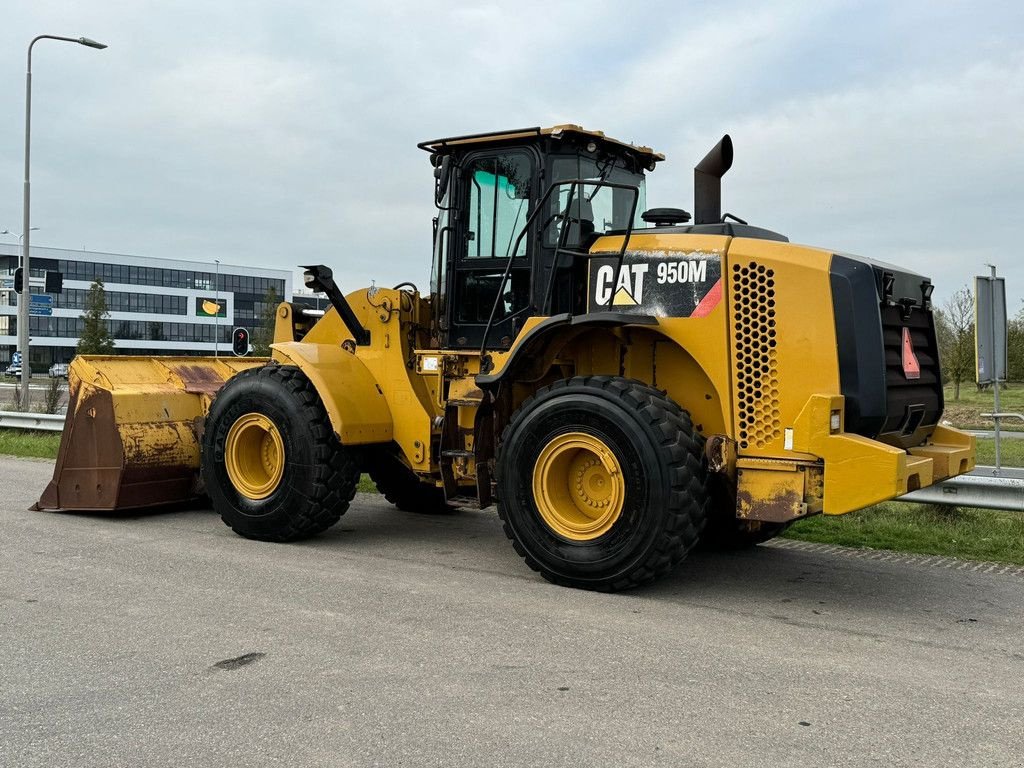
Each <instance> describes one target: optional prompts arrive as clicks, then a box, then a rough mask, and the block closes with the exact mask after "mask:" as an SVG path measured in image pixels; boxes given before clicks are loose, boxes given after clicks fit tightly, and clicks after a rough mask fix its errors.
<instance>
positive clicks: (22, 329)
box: [18, 35, 107, 411]
mask: <svg viewBox="0 0 1024 768" xmlns="http://www.w3.org/2000/svg"><path fill="white" fill-rule="evenodd" d="M40 40H61V41H63V42H65V43H78V44H79V45H84V46H85V47H87V48H97V49H103V48H106V47H107V46H106V45H104V44H103V43H97V42H96V41H95V40H90V39H89V38H88V37H61V36H60V35H39V36H37V37H34V38H32V42H31V43H29V44H28V59H27V62H28V63H27V66H26V67H25V187H24V194H25V197H24V208H23V212H24V219H23V221H22V227H21V229H22V237H23V238H24V240H23V242H22V245H21V269H22V275H24V278H23V279H24V284H23V285H24V288H23V293H22V294H21V299H20V300H19V301H18V346H19V347H20V349H21V407H22V409H23V410H26V411H27V410H28V409H29V402H28V397H29V392H28V382H29V377H30V376H31V375H32V373H31V365H30V363H29V353H28V322H29V320H28V318H29V314H28V305H29V302H30V301H31V294H30V291H29V290H28V285H29V269H28V267H29V258H28V254H29V240H31V236H30V235H29V233H30V232H31V231H32V230H33V227H32V224H31V221H32V217H31V213H30V211H31V208H30V194H29V190H30V187H29V169H30V165H29V154H30V153H29V148H30V147H31V138H32V46H34V45H35V44H36V43H38V42H39V41H40Z"/></svg>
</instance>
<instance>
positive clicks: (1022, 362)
mask: <svg viewBox="0 0 1024 768" xmlns="http://www.w3.org/2000/svg"><path fill="white" fill-rule="evenodd" d="M1006 378H1007V379H1008V380H1009V381H1024V309H1022V310H1021V311H1020V312H1018V313H1017V316H1016V317H1015V318H1013V319H1012V320H1010V322H1009V327H1008V328H1007V329H1006Z"/></svg>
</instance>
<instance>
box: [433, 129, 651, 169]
mask: <svg viewBox="0 0 1024 768" xmlns="http://www.w3.org/2000/svg"><path fill="white" fill-rule="evenodd" d="M569 135H577V136H584V137H588V138H591V139H594V140H597V141H599V142H601V143H603V144H610V145H612V146H613V147H614V148H619V149H628V150H631V151H632V152H635V153H636V154H637V155H640V156H641V157H643V158H644V159H646V160H647V161H648V162H649V163H657V162H660V161H661V160H664V159H665V156H664V155H663V154H661V153H660V152H655V151H654V150H653V149H651V148H650V147H642V146H637V145H636V144H630V143H628V142H625V141H619V140H618V139H613V138H611V137H609V136H605V135H604V133H603V132H602V131H588V130H587V129H586V128H582V127H581V126H578V125H573V124H571V123H567V124H565V125H555V126H552V127H551V128H519V129H517V130H512V131H494V132H492V133H474V134H470V135H467V136H452V137H450V138H447V139H432V140H430V141H423V142H420V143H419V144H417V145H416V146H417V147H419V148H420V149H425V150H426V151H427V152H430V153H432V154H435V153H438V152H443V151H444V150H445V149H447V148H449V147H462V146H466V145H470V144H497V143H502V142H506V141H522V140H523V139H530V138H539V137H542V136H550V137H551V138H554V139H560V138H562V137H564V136H569Z"/></svg>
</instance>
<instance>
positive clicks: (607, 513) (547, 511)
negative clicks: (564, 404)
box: [533, 432, 626, 541]
mask: <svg viewBox="0 0 1024 768" xmlns="http://www.w3.org/2000/svg"><path fill="white" fill-rule="evenodd" d="M533 498H534V501H535V502H536V504H537V510H538V511H539V512H540V516H541V517H542V518H543V519H544V522H545V523H547V525H548V527H549V528H551V530H553V531H554V532H555V533H557V534H558V535H559V536H562V537H564V538H566V539H569V540H570V541H590V540H591V539H596V538H597V537H599V536H602V535H604V534H605V533H607V532H608V531H609V530H611V527H612V526H613V525H615V521H616V520H618V519H619V515H621V514H622V505H623V502H624V501H625V499H626V483H625V480H624V479H623V477H622V468H621V467H620V466H619V461H618V459H616V458H615V454H613V453H612V452H611V450H609V448H608V446H606V445H605V444H604V442H602V441H601V440H599V439H598V438H596V437H594V436H593V435H588V434H585V433H583V432H568V433H566V434H564V435H559V436H558V437H556V438H554V439H553V440H551V441H550V442H549V443H548V444H547V445H546V446H544V450H542V451H541V452H540V456H538V457H537V463H536V464H534V467H533Z"/></svg>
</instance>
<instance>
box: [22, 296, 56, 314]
mask: <svg viewBox="0 0 1024 768" xmlns="http://www.w3.org/2000/svg"><path fill="white" fill-rule="evenodd" d="M28 313H29V315H31V316H33V317H49V316H50V315H52V314H53V296H50V295H48V294H45V293H33V294H32V295H31V300H30V301H29V303H28Z"/></svg>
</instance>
